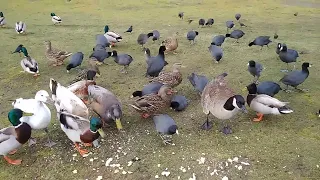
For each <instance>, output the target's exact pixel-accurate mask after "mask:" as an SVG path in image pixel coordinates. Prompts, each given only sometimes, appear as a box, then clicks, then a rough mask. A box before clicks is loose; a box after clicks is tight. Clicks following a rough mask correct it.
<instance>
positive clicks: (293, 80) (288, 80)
mask: <svg viewBox="0 0 320 180" xmlns="http://www.w3.org/2000/svg"><path fill="white" fill-rule="evenodd" d="M309 67H311V64H310V63H308V62H304V63H303V64H302V69H301V70H296V71H292V72H289V73H288V74H286V75H284V76H283V78H282V79H280V81H281V82H282V83H283V84H285V85H287V89H286V90H288V86H292V87H294V88H295V89H298V88H297V86H299V85H300V84H302V83H303V82H304V81H305V80H306V79H307V78H308V76H309V70H308V68H309ZM298 90H300V89H298Z"/></svg>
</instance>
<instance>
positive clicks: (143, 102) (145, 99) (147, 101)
mask: <svg viewBox="0 0 320 180" xmlns="http://www.w3.org/2000/svg"><path fill="white" fill-rule="evenodd" d="M161 100H162V98H161V97H160V96H158V95H157V94H148V95H145V96H142V97H140V98H138V99H136V100H135V102H134V104H130V106H132V107H133V108H135V109H137V110H146V109H147V108H150V107H151V106H154V105H153V104H154V102H158V101H161Z"/></svg>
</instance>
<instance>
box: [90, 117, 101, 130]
mask: <svg viewBox="0 0 320 180" xmlns="http://www.w3.org/2000/svg"><path fill="white" fill-rule="evenodd" d="M101 128H102V123H101V121H100V119H99V118H96V117H93V118H91V119H90V130H91V131H93V132H97V131H98V129H101Z"/></svg>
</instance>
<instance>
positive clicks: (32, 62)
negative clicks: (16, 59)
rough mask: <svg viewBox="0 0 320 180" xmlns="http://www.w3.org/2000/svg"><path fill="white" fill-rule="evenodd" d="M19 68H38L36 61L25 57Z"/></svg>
mask: <svg viewBox="0 0 320 180" xmlns="http://www.w3.org/2000/svg"><path fill="white" fill-rule="evenodd" d="M21 66H23V67H28V68H37V67H38V63H37V61H36V60H34V59H32V58H30V57H26V58H24V59H22V60H21Z"/></svg>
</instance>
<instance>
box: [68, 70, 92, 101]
mask: <svg viewBox="0 0 320 180" xmlns="http://www.w3.org/2000/svg"><path fill="white" fill-rule="evenodd" d="M87 78H88V79H87V80H81V81H78V82H75V83H73V84H71V85H70V86H68V87H67V88H68V89H69V90H70V91H71V92H73V93H74V94H75V95H76V96H78V97H79V98H80V99H81V100H82V101H83V102H84V103H85V104H88V86H89V85H96V82H95V81H94V80H93V77H91V75H90V74H89V76H87Z"/></svg>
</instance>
